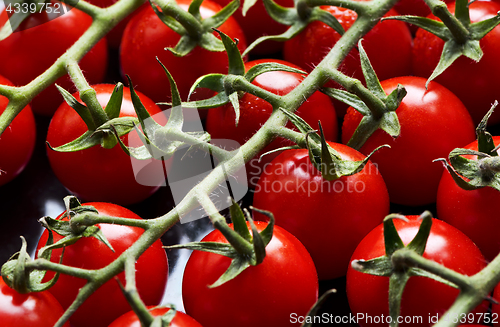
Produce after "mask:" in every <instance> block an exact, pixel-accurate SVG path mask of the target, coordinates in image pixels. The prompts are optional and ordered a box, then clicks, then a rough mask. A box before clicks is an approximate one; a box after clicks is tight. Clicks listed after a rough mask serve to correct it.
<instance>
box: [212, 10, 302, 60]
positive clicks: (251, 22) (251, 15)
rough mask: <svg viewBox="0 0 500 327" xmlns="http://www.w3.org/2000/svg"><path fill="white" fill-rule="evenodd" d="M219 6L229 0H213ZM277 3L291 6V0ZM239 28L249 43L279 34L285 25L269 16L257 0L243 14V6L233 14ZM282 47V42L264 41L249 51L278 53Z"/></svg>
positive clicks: (283, 30) (285, 28)
mask: <svg viewBox="0 0 500 327" xmlns="http://www.w3.org/2000/svg"><path fill="white" fill-rule="evenodd" d="M215 2H217V3H218V4H220V5H221V6H226V5H227V4H228V3H230V2H231V1H230V0H215ZM275 2H276V3H277V4H278V5H280V6H283V7H293V6H294V2H293V0H278V1H275ZM233 17H234V18H235V19H236V21H237V22H238V24H239V25H240V26H241V29H242V30H243V32H244V33H245V37H246V39H247V43H248V44H250V43H252V42H253V41H255V40H256V39H258V38H259V37H261V36H265V35H279V34H282V33H284V32H285V31H286V30H287V29H288V26H287V25H282V24H280V23H278V22H277V21H275V20H274V19H272V18H271V16H269V14H268V13H267V11H266V7H265V6H264V2H263V1H257V2H255V4H254V5H253V6H252V7H251V8H250V9H249V10H248V11H247V13H246V15H245V16H243V7H242V6H240V8H239V9H238V10H237V11H236V12H235V13H234V14H233ZM282 49H283V42H277V41H265V42H264V43H263V44H261V45H258V46H257V47H255V48H254V49H253V50H252V51H251V52H252V53H253V54H261V55H262V54H272V53H279V51H281V50H282Z"/></svg>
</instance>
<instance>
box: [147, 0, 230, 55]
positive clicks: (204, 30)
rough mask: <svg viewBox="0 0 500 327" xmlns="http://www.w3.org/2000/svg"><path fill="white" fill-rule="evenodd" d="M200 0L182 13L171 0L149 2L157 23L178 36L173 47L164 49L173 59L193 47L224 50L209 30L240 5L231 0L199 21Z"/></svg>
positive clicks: (218, 24) (201, 0)
mask: <svg viewBox="0 0 500 327" xmlns="http://www.w3.org/2000/svg"><path fill="white" fill-rule="evenodd" d="M202 2H203V0H194V1H193V2H191V4H190V5H189V8H188V11H187V12H186V11H184V10H183V9H182V8H181V7H180V6H179V5H178V4H177V2H176V1H175V0H154V1H153V0H150V3H151V6H152V8H153V10H154V11H155V13H156V15H157V16H158V17H159V18H160V20H161V21H162V22H163V23H164V24H165V25H167V26H168V27H169V28H171V29H172V30H173V31H175V32H176V33H177V34H179V35H181V38H180V40H179V42H178V43H177V45H176V46H175V47H174V48H166V50H169V51H171V52H172V53H173V54H174V55H176V56H179V57H180V56H185V55H187V54H188V53H189V52H191V50H193V49H194V48H195V47H196V46H197V45H198V46H200V47H202V48H204V49H206V50H208V51H224V46H223V45H222V43H221V41H220V40H219V39H218V38H217V37H216V36H215V35H214V34H213V28H217V27H219V26H220V25H222V24H223V23H224V22H225V21H226V20H227V19H228V18H229V17H230V16H231V15H232V14H233V13H234V12H235V11H236V9H238V7H239V5H240V2H239V0H234V1H232V2H230V3H229V4H228V5H227V6H225V7H224V8H223V9H222V10H220V11H219V12H218V13H216V14H215V15H213V16H211V17H208V18H205V19H203V18H201V14H200V6H201V3H202Z"/></svg>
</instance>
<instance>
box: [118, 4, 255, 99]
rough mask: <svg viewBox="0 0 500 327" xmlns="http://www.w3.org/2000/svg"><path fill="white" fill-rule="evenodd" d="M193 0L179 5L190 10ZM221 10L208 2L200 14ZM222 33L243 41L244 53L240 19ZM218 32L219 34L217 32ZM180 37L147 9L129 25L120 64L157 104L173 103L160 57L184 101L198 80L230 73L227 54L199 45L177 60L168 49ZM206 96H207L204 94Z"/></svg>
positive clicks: (222, 28) (230, 22) (225, 26)
mask: <svg viewBox="0 0 500 327" xmlns="http://www.w3.org/2000/svg"><path fill="white" fill-rule="evenodd" d="M190 3H191V1H190V0H178V1H177V4H178V5H179V6H181V8H183V9H184V10H186V11H187V9H188V6H189V4H190ZM220 9H221V7H220V6H219V5H218V4H216V3H214V2H212V1H210V0H208V1H203V3H202V4H201V7H200V13H201V16H202V17H203V18H207V17H211V16H213V15H214V14H215V13H217V12H218V11H219V10H220ZM218 30H220V31H221V32H223V33H225V34H227V35H229V36H230V37H231V38H237V39H238V40H239V43H238V48H239V49H240V51H241V52H243V51H244V49H245V48H246V41H245V36H244V34H243V31H242V30H241V28H240V27H239V25H238V23H237V22H236V20H235V19H234V18H232V17H230V18H229V19H228V20H227V21H226V22H225V23H224V24H222V25H221V26H219V27H218ZM214 33H215V32H214ZM179 39H180V35H179V34H177V33H176V32H174V31H173V30H171V29H170V28H169V27H167V25H165V24H164V23H163V22H162V21H161V20H160V19H159V18H158V16H157V15H156V13H155V12H154V11H153V9H152V8H151V6H147V7H145V8H143V9H142V10H141V11H139V12H138V13H137V14H136V15H135V16H134V17H133V18H132V19H131V20H130V22H129V23H128V24H127V27H126V28H125V31H124V33H123V38H122V44H121V47H120V63H121V69H122V73H123V74H127V75H129V76H130V77H131V79H132V81H133V83H134V84H135V85H136V86H137V89H138V90H140V91H141V92H143V93H144V94H146V95H147V96H148V97H150V98H151V99H153V100H154V101H155V102H160V101H163V102H164V101H169V98H170V84H169V82H168V78H167V76H166V75H165V72H164V70H163V68H162V67H161V66H160V64H159V63H158V61H157V60H156V57H158V59H159V60H160V61H161V62H162V63H163V64H164V65H165V66H166V67H167V69H168V70H169V72H170V74H172V76H173V78H174V80H175V82H176V84H177V88H178V89H179V93H180V95H181V98H182V99H183V100H186V99H187V96H188V93H189V89H190V88H191V85H192V84H193V83H194V82H195V81H196V79H197V78H198V77H200V76H202V75H205V74H209V73H222V74H226V73H227V67H228V60H227V55H226V53H225V52H211V51H208V50H205V49H202V48H201V47H199V46H197V47H196V48H194V49H193V51H191V52H190V53H189V54H188V55H186V56H184V57H176V56H175V55H174V54H172V53H171V52H170V51H168V50H165V48H166V47H174V46H175V45H176V44H177V42H178V41H179ZM202 96H204V94H203V95H202Z"/></svg>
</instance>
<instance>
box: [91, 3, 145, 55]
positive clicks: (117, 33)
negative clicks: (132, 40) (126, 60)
mask: <svg viewBox="0 0 500 327" xmlns="http://www.w3.org/2000/svg"><path fill="white" fill-rule="evenodd" d="M117 1H118V0H90V1H88V2H89V3H91V4H93V5H96V6H98V7H101V8H107V7H110V6H112V5H114V4H115V3H116V2H117ZM142 6H143V7H144V6H151V5H150V4H149V2H147V3H144V4H143V5H142ZM138 11H139V9H136V10H135V11H134V12H132V13H131V14H130V15H129V16H127V17H125V18H124V19H123V20H122V21H120V22H119V23H118V25H116V26H115V27H114V28H113V29H112V30H111V31H109V32H108V34H107V35H106V40H107V42H108V46H109V47H110V48H112V49H119V48H120V43H121V41H122V36H123V31H124V30H125V27H127V23H128V22H129V21H130V19H131V18H132V17H133V16H134V15H135V13H137V12H138Z"/></svg>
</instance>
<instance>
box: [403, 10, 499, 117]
mask: <svg viewBox="0 0 500 327" xmlns="http://www.w3.org/2000/svg"><path fill="white" fill-rule="evenodd" d="M448 9H449V10H450V12H452V13H454V12H455V3H454V2H453V3H450V4H448ZM498 11H500V3H498V2H496V1H475V2H473V3H471V4H470V6H469V15H470V18H471V22H473V23H474V22H478V21H482V20H485V19H488V18H491V17H493V16H495V15H496V13H497V12H498ZM429 18H432V19H435V20H437V18H436V17H434V16H432V15H430V16H429ZM443 45H444V42H443V41H442V40H441V39H440V38H438V37H437V36H434V35H432V34H430V33H429V32H426V31H424V30H422V29H419V30H418V31H417V33H416V36H415V40H414V45H413V54H412V61H413V73H414V74H415V75H417V76H422V77H424V78H428V77H429V76H431V73H432V71H433V70H434V68H435V67H436V65H437V64H438V62H439V58H440V56H441V52H442V49H443ZM480 45H481V49H482V50H483V57H482V58H481V60H480V61H479V62H477V63H476V62H474V61H473V60H471V59H469V58H466V57H464V56H462V57H460V58H458V59H457V60H455V62H454V63H453V64H452V65H451V66H450V67H449V68H448V69H446V70H445V71H444V72H443V73H442V74H441V75H439V76H438V77H436V78H435V81H436V82H438V83H440V84H442V85H443V86H445V87H446V88H448V89H449V90H450V91H451V92H453V93H454V94H456V95H457V96H458V97H459V98H460V100H461V101H462V102H463V103H464V105H465V106H466V107H467V110H469V112H470V114H471V116H472V119H473V121H474V123H475V124H478V123H479V122H480V121H481V119H482V118H483V116H484V115H485V114H486V112H487V111H488V110H489V109H490V108H491V104H492V103H493V101H495V100H498V99H499V98H500V91H499V89H498V87H497V83H498V80H497V78H496V76H498V75H499V74H500V62H499V61H498V53H500V27H498V26H497V27H495V28H494V29H493V30H492V31H491V32H489V33H488V34H487V35H486V36H485V37H483V38H482V39H481V41H480ZM499 122H500V112H499V111H495V112H494V113H493V115H492V116H491V118H490V119H489V120H488V124H490V125H494V124H497V123H499Z"/></svg>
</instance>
